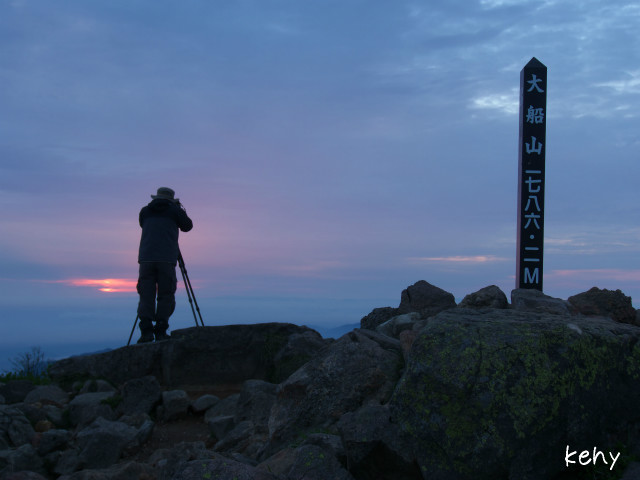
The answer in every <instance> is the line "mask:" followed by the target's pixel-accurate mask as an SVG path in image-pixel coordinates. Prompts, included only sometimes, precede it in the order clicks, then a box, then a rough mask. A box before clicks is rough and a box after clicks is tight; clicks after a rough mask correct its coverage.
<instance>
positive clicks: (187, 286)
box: [127, 249, 204, 347]
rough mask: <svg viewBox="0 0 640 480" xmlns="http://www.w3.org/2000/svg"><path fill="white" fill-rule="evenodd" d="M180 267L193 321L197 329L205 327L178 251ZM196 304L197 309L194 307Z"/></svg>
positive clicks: (134, 327)
mask: <svg viewBox="0 0 640 480" xmlns="http://www.w3.org/2000/svg"><path fill="white" fill-rule="evenodd" d="M178 265H179V266H180V272H181V273H182V281H183V282H184V287H185V289H186V290H187V297H188V298H189V305H191V312H192V313H193V320H194V321H195V322H196V327H200V326H203V327H204V322H203V321H202V314H201V313H200V307H199V306H198V302H197V300H196V294H195V293H194V292H193V287H192V286H191V280H189V275H188V274H187V267H186V266H185V264H184V259H183V258H182V252H180V249H178ZM194 304H195V309H194V308H193V305H194ZM196 310H197V311H198V316H199V317H200V324H198V318H197V317H196ZM139 318H140V316H139V315H136V321H135V322H133V328H132V329H131V334H130V335H129V341H128V342H127V347H128V346H129V344H131V338H132V337H133V332H135V330H136V325H137V324H138V319H139Z"/></svg>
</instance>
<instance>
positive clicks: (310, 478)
mask: <svg viewBox="0 0 640 480" xmlns="http://www.w3.org/2000/svg"><path fill="white" fill-rule="evenodd" d="M257 468H258V469H259V470H263V471H266V472H269V473H272V474H274V475H276V476H277V477H279V478H286V479H292V480H293V479H298V478H304V479H307V480H325V479H332V480H354V478H353V476H351V474H350V473H349V472H348V471H347V470H345V469H344V467H343V465H341V464H340V462H338V460H337V459H336V458H335V456H334V455H333V454H332V453H331V452H329V451H327V450H324V449H323V448H321V447H319V446H317V445H302V446H300V447H298V448H286V449H284V450H281V451H280V452H278V453H276V454H275V455H274V456H272V457H271V458H269V459H267V460H265V461H264V462H262V463H261V464H259V465H258V466H257Z"/></svg>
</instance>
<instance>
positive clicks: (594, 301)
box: [568, 287, 639, 325]
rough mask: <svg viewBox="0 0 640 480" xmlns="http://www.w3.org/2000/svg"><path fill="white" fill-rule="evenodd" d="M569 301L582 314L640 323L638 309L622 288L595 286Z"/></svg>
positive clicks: (570, 298) (633, 323) (621, 321)
mask: <svg viewBox="0 0 640 480" xmlns="http://www.w3.org/2000/svg"><path fill="white" fill-rule="evenodd" d="M568 300H569V303H570V304H571V305H573V306H574V307H575V309H576V310H578V312H580V313H581V314H582V315H586V316H589V317H592V316H595V317H609V318H611V319H613V320H615V321H616V322H620V323H630V324H632V325H639V324H638V323H637V319H636V315H637V312H636V309H635V308H633V305H632V304H631V297H627V296H626V295H625V294H624V293H622V292H621V291H620V290H615V291H613V290H607V289H606V288H605V289H604V290H600V289H599V288H597V287H593V288H591V289H590V290H588V291H586V292H583V293H579V294H578V295H574V296H572V297H569V299H568Z"/></svg>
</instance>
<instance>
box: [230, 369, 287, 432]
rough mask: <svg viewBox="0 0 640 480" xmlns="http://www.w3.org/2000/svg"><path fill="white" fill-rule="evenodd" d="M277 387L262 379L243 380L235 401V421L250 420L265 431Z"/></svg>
mask: <svg viewBox="0 0 640 480" xmlns="http://www.w3.org/2000/svg"><path fill="white" fill-rule="evenodd" d="M277 388H278V385H275V384H273V383H269V382H265V381H263V380H247V381H246V382H244V384H243V385H242V391H241V392H240V396H239V397H238V402H237V403H236V414H235V422H236V423H239V422H242V421H244V420H251V422H253V424H254V425H256V426H260V427H264V431H265V432H266V431H267V423H268V422H269V415H270V413H271V407H272V406H273V404H274V403H275V400H276V390H277Z"/></svg>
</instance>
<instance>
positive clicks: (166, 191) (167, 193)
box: [151, 187, 179, 202]
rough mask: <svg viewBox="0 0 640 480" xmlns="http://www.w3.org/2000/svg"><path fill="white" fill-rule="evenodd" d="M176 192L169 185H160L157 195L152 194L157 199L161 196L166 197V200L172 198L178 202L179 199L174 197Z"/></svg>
mask: <svg viewBox="0 0 640 480" xmlns="http://www.w3.org/2000/svg"><path fill="white" fill-rule="evenodd" d="M175 194H176V192H174V191H173V190H171V189H170V188H167V187H160V188H159V189H158V193H157V194H156V195H151V198H153V199H154V200H157V199H159V198H164V199H165V200H171V201H172V202H178V201H179V199H177V198H174V195H175Z"/></svg>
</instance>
